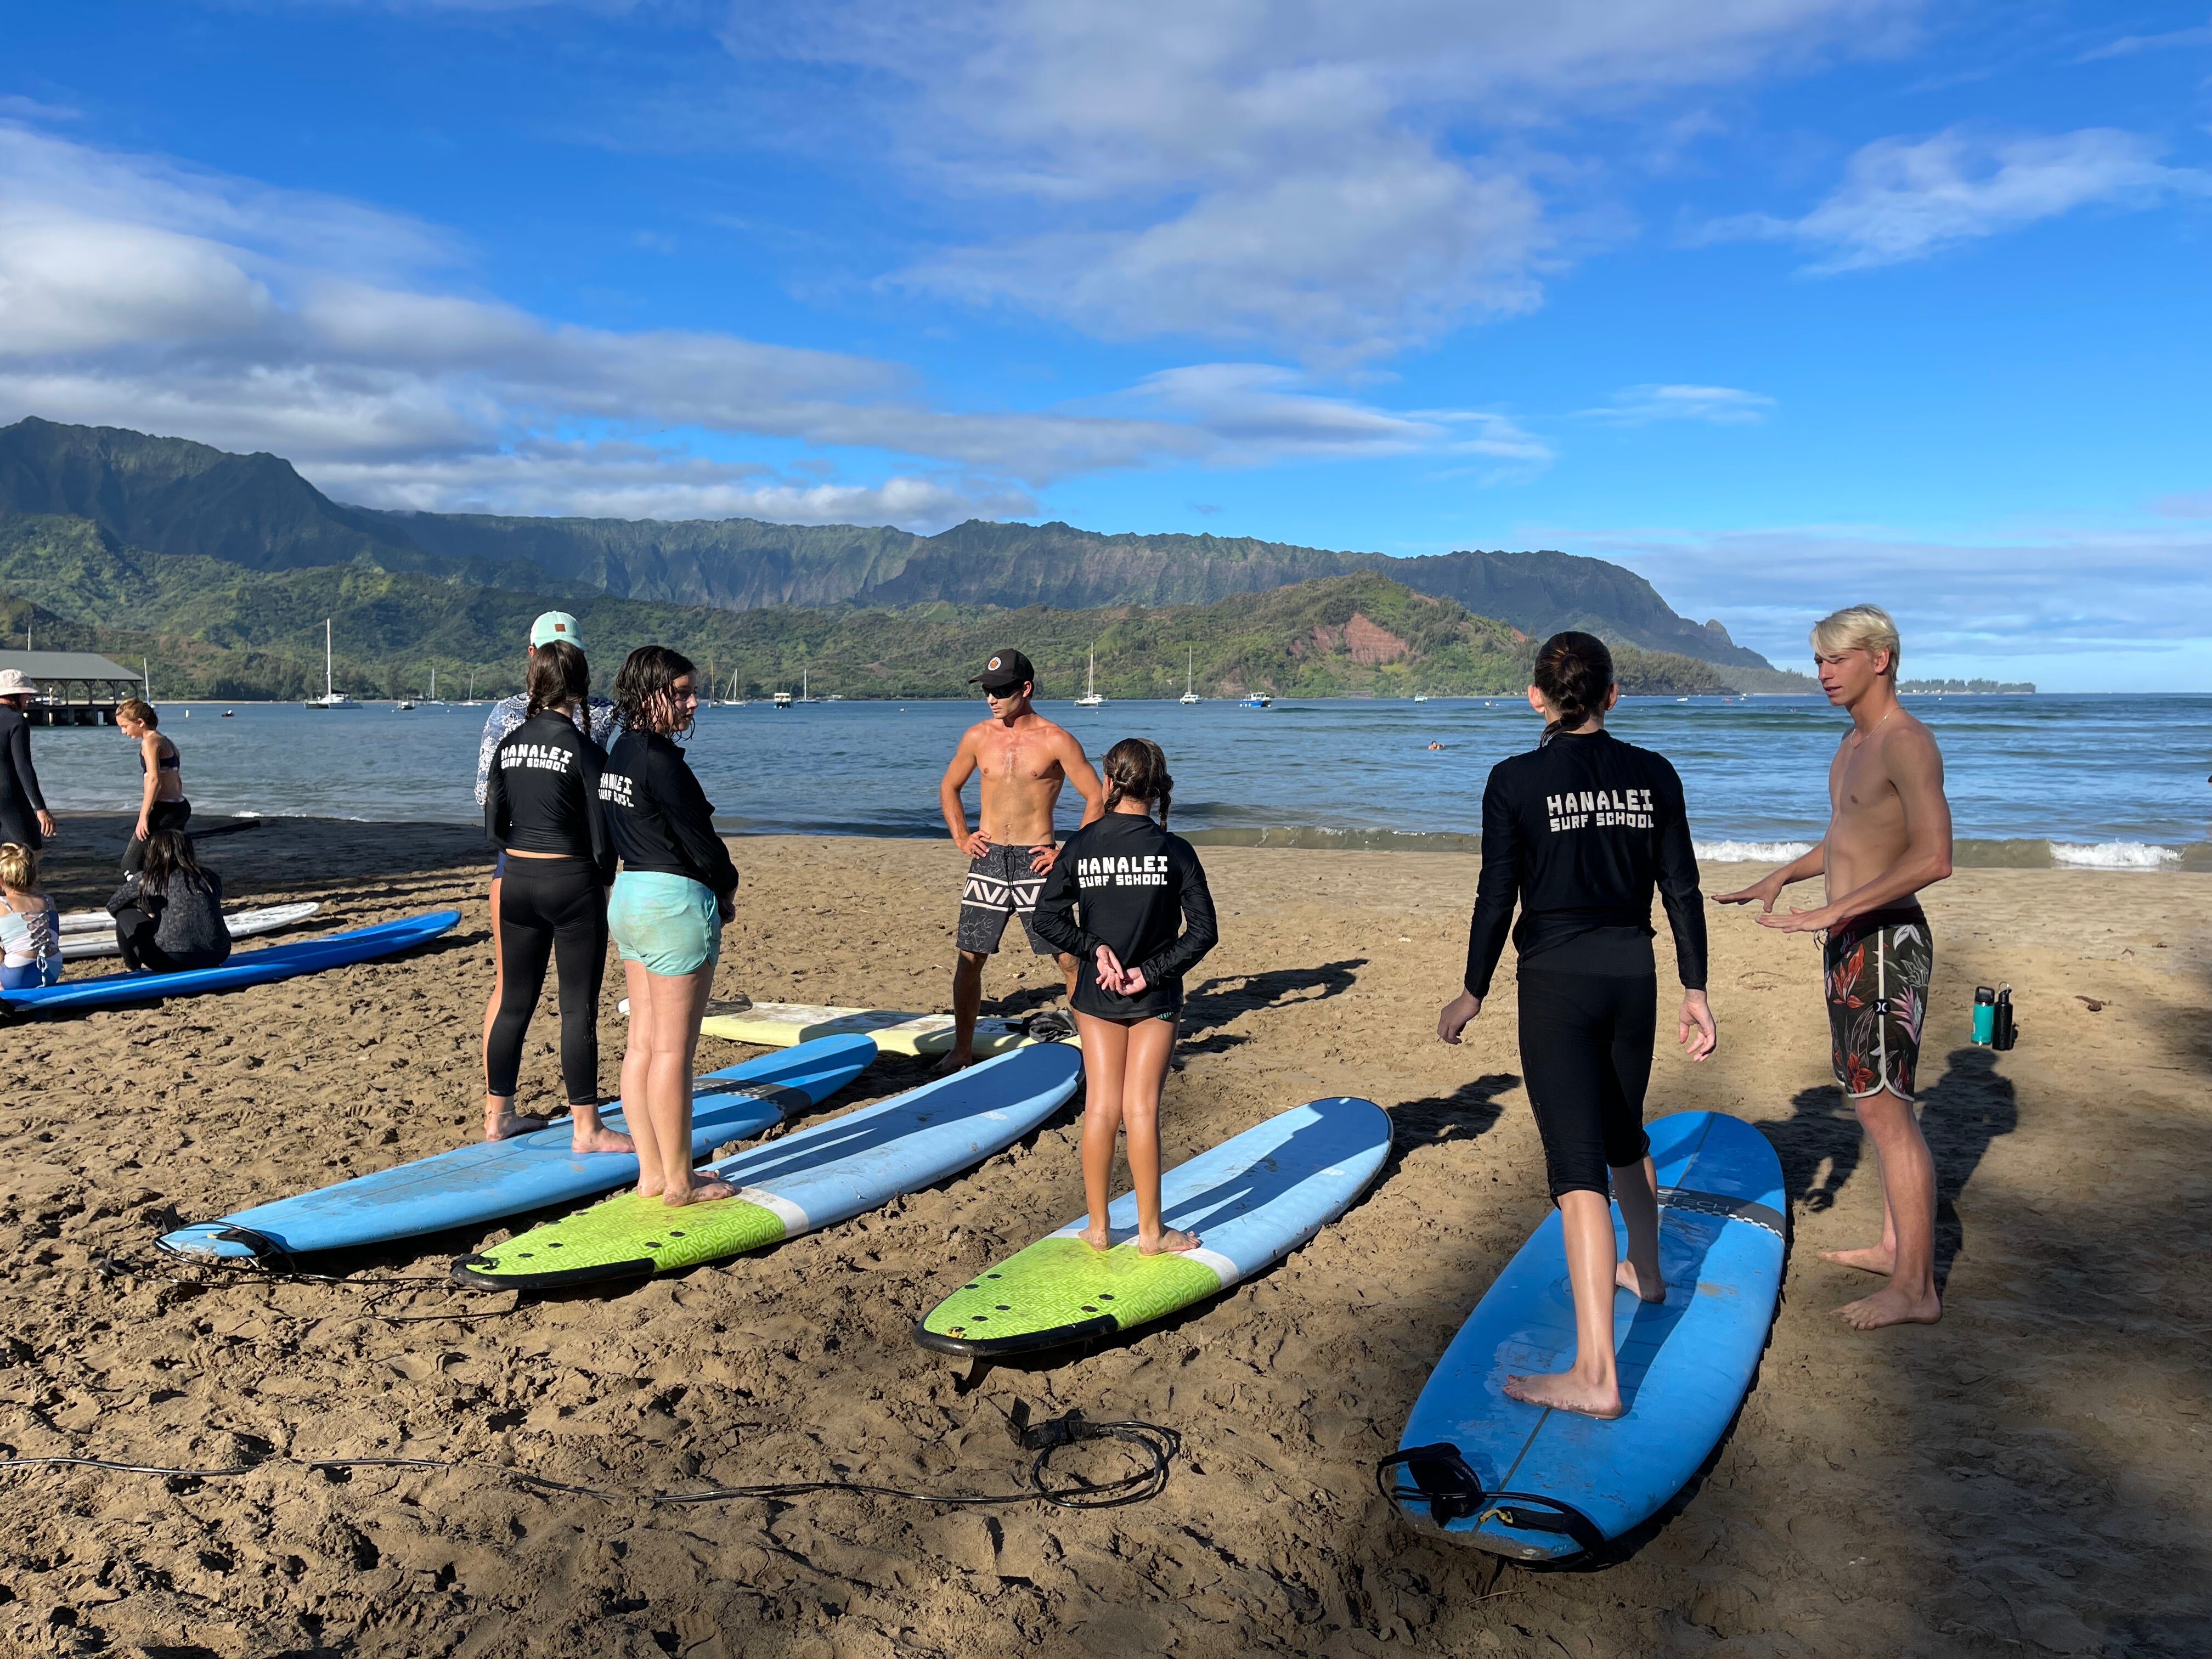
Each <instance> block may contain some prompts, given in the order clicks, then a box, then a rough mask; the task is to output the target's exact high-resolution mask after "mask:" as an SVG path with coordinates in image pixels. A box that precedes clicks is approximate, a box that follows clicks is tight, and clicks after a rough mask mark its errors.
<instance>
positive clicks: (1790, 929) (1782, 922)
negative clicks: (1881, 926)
mask: <svg viewBox="0 0 2212 1659" xmlns="http://www.w3.org/2000/svg"><path fill="white" fill-rule="evenodd" d="M1752 920H1753V921H1755V922H1757V923H1758V924H1759V926H1760V927H1771V928H1774V929H1776V930H1777V931H1778V932H1780V933H1826V931H1827V930H1828V929H1829V928H1831V927H1842V926H1843V925H1844V923H1845V922H1847V921H1850V917H1849V916H1847V915H1844V913H1843V912H1842V911H1840V910H1838V909H1837V908H1836V907H1835V906H1834V905H1832V904H1824V905H1822V906H1821V907H1820V908H1819V909H1817V910H1791V911H1788V912H1786V913H1784V915H1774V914H1773V913H1772V912H1771V911H1768V912H1765V913H1762V914H1761V915H1755V916H1753V918H1752Z"/></svg>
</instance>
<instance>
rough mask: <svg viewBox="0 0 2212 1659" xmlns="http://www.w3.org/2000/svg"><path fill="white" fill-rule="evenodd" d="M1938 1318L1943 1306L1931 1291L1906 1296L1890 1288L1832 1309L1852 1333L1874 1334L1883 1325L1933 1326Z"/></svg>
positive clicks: (1889, 1286)
mask: <svg viewBox="0 0 2212 1659" xmlns="http://www.w3.org/2000/svg"><path fill="white" fill-rule="evenodd" d="M1942 1316H1943V1304H1942V1303H1941V1302H1939V1301H1938V1300H1936V1293H1935V1292H1934V1291H1929V1292H1928V1293H1927V1294H1926V1295H1925V1296H1909V1295H1907V1294H1906V1293H1905V1291H1900V1290H1899V1289H1898V1288H1897V1286H1896V1285H1885V1286H1884V1287H1883V1288H1882V1289H1881V1290H1878V1291H1875V1293H1874V1294H1873V1295H1872V1296H1863V1297H1860V1298H1859V1299H1858V1300H1857V1301H1856V1302H1846V1303H1845V1304H1844V1305H1843V1306H1842V1307H1840V1308H1838V1309H1837V1310H1836V1317H1837V1318H1838V1319H1840V1320H1842V1321H1843V1322H1844V1324H1846V1325H1849V1326H1850V1328H1852V1329H1853V1330H1855V1331H1878V1330H1880V1329H1881V1328H1882V1327H1883V1326H1885V1325H1933V1324H1934V1323H1935V1322H1936V1321H1937V1320H1939V1319H1941V1318H1942Z"/></svg>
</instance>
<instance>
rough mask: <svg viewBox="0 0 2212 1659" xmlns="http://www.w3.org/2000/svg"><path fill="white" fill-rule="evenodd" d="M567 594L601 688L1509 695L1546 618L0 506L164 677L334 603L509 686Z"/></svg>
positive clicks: (0, 552) (9, 579) (85, 605)
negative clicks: (650, 575) (1009, 675)
mask: <svg viewBox="0 0 2212 1659" xmlns="http://www.w3.org/2000/svg"><path fill="white" fill-rule="evenodd" d="M556 603H557V604H560V605H565V606H567V607H568V608H570V609H572V610H574V611H575V612H576V615H577V619H578V621H579V623H580V625H581V629H582V633H583V637H584V641H585V643H586V647H587V648H588V650H589V653H590V655H591V659H592V666H593V670H594V674H595V678H596V679H597V681H598V682H599V685H600V686H601V688H602V689H604V688H605V686H606V684H608V682H610V681H611V679H612V678H613V675H614V671H615V669H616V667H617V665H619V664H620V663H621V661H622V659H623V656H624V655H626V654H627V653H629V651H630V650H631V649H632V648H633V647H636V646H639V645H642V644H645V643H646V642H647V641H655V640H657V641H663V642H665V643H666V644H670V645H673V646H675V647H678V649H679V650H682V651H683V652H684V653H686V654H687V655H689V656H690V657H692V658H693V659H695V660H696V662H697V663H698V664H699V665H700V666H701V668H702V670H704V671H708V672H711V674H712V675H713V677H714V684H715V686H716V688H717V689H718V690H720V691H721V692H722V693H723V694H724V695H726V696H750V697H762V696H767V695H769V693H770V692H771V691H775V690H796V689H798V688H799V685H800V684H801V677H802V675H804V676H805V684H807V685H808V687H809V689H811V690H812V691H813V692H814V694H815V695H817V696H827V695H829V694H833V693H834V694H836V695H840V696H848V697H939V696H944V697H957V696H974V695H975V692H974V690H973V688H971V687H970V686H969V684H967V680H968V676H969V675H970V674H972V673H974V672H975V669H976V665H978V664H980V663H981V661H982V660H983V659H985V658H986V657H987V656H988V655H989V654H990V653H992V652H993V651H994V650H997V649H999V648H1000V647H1004V646H1007V645H1018V646H1019V647H1020V648H1021V649H1023V650H1024V651H1025V652H1026V653H1028V654H1029V656H1030V659H1032V660H1033V661H1034V662H1035V663H1036V666H1037V671H1038V675H1039V684H1040V690H1041V692H1042V695H1044V696H1048V697H1055V698H1066V697H1073V696H1076V695H1077V694H1078V693H1079V691H1080V690H1082V689H1083V684H1084V678H1085V672H1086V670H1087V667H1088V658H1089V653H1091V652H1093V651H1094V650H1095V651H1096V652H1097V657H1098V689H1099V690H1101V691H1102V692H1103V693H1105V694H1106V695H1107V696H1110V697H1115V698H1130V697H1156V696H1177V695H1179V694H1180V693H1181V692H1182V689H1183V684H1184V675H1185V672H1186V668H1185V665H1186V662H1189V663H1191V664H1192V665H1193V666H1192V668H1191V669H1190V672H1191V673H1192V675H1193V678H1194V684H1195V685H1196V686H1197V689H1198V690H1199V691H1200V694H1201V695H1205V696H1239V695H1242V694H1243V693H1245V692H1247V691H1255V690H1264V691H1269V692H1273V693H1276V694H1278V695H1282V696H1408V695H1412V694H1413V693H1417V692H1424V691H1425V692H1431V693H1437V694H1448V693H1453V692H1458V693H1463V694H1468V695H1495V694H1498V693H1501V692H1515V691H1517V690H1520V688H1521V687H1522V686H1524V685H1526V684H1528V663H1529V657H1530V653H1532V651H1533V650H1534V641H1532V640H1531V639H1530V638H1529V636H1528V635H1525V634H1522V633H1520V632H1519V631H1517V630H1516V629H1513V628H1511V627H1510V626H1509V625H1508V624H1506V623H1501V622H1498V621H1495V620H1493V619H1492V618H1489V617H1476V616H1473V615H1471V614H1469V613H1468V611H1466V610H1465V609H1464V608H1463V607H1462V606H1461V605H1456V604H1455V603H1453V602H1452V601H1451V600H1449V599H1437V598H1436V597H1435V596H1434V595H1431V594H1426V593H1416V592H1413V590H1412V589H1410V588H1408V587H1407V586H1404V585H1403V584H1402V583H1398V582H1394V581H1392V580H1389V578H1388V577H1385V576H1383V575H1381V574H1377V573H1376V572H1374V571H1362V572H1359V573H1358V574H1353V575H1350V576H1327V577H1318V578H1316V579H1315V580H1310V581H1304V582H1294V583H1291V584H1290V585H1289V586H1283V587H1277V588H1271V589H1269V590H1268V591H1267V592H1263V593H1237V594H1232V595H1231V596H1230V597H1229V598H1228V599H1220V600H1217V601H1216V602H1215V603H1213V604H1212V605H1169V606H1158V607H1148V606H1142V605H1115V606H1103V607H1094V608H1092V609H1090V610H1081V611H1072V610H1066V609H1061V608H1059V607H1046V606H1030V607H1025V608H1023V609H1019V610H1012V611H1009V610H1004V609H1000V608H995V607H994V608H985V607H981V606H975V605H949V604H944V603H936V604H930V605H908V606H905V607H902V608H897V609H892V608H887V607H884V606H875V605H779V606H775V607H774V608H770V609H762V610H756V611H726V610H720V609H717V608H715V607H714V606H709V605H665V604H661V603H659V602H656V601H653V600H644V599H616V598H613V597H611V595H608V594H605V593H600V592H592V591H591V590H589V589H587V588H583V587H580V586H578V587H575V588H572V589H569V590H567V591H563V592H553V593H532V592H525V591H523V590H521V589H519V588H512V587H498V586H484V585H481V584H477V583H471V582H469V581H466V580H463V579H461V578H459V577H458V576H454V575H449V574H435V573H433V572H428V571H417V570H401V571H392V570H386V569H385V568H381V567H380V566H379V565H376V564H374V563H372V562H369V561H368V560H366V559H363V560H358V561H356V562H352V563H349V564H325V565H315V566H310V567H308V568H304V569H295V570H250V569H246V568H243V567H241V566H239V565H236V564H232V563H228V562H225V561H223V560H221V559H216V558H210V557H208V556H204V555H202V554H193V553H154V552H149V551H147V550H145V549H143V548H133V547H129V546H125V545H124V544H122V543H121V542H120V541H118V539H117V538H115V537H114V536H113V535H112V534H111V533H110V532H108V531H106V529H104V528H103V527H102V526H100V525H98V524H95V523H94V522H93V521H92V520H88V519H81V518H74V517H69V516H65V515H61V514H51V513H48V514H32V513H0V636H4V638H5V640H6V641H7V643H9V644H15V643H20V642H21V641H24V640H25V639H26V638H27V637H29V638H31V639H33V640H34V641H35V642H36V643H37V644H39V645H41V646H45V647H48V648H50V649H57V650H89V651H100V652H104V653H106V654H107V655H109V656H112V657H114V658H116V659H118V660H120V661H122V662H123V663H125V665H136V664H137V660H138V659H139V658H140V657H142V656H143V657H147V658H149V659H152V660H153V661H154V662H155V665H156V673H155V682H156V686H155V689H156V690H157V691H160V692H161V693H162V694H164V695H166V696H170V697H179V696H211V697H236V698H250V697H284V698H296V697H301V696H307V695H310V694H313V693H315V692H319V691H320V690H322V674H323V664H322V623H323V619H324V618H325V617H330V618H331V620H332V632H333V635H334V636H335V638H336V641H337V684H338V685H339V687H340V689H341V690H349V691H352V692H353V693H355V694H356V696H362V695H368V696H401V695H408V696H421V695H422V694H423V693H424V692H425V691H427V690H428V689H429V684H430V671H431V669H432V668H433V667H434V666H435V668H436V670H437V671H438V678H439V681H440V683H441V690H443V691H444V692H445V694H446V695H447V696H448V697H449V698H450V697H459V696H463V695H465V692H466V690H468V688H469V687H470V685H471V681H473V684H474V685H475V688H476V690H477V691H478V692H479V693H480V694H482V695H484V696H493V695H501V694H504V693H506V692H508V691H511V690H515V689H517V687H518V685H519V684H520V678H521V668H522V661H521V659H522V648H521V647H522V641H524V639H525V638H526V635H527V631H528V629H529V626H530V619H531V618H532V617H533V616H535V615H536V614H537V613H538V611H543V610H545V609H547V608H549V606H550V605H554V604H556ZM1617 653H1618V655H1619V659H1620V664H1619V666H1620V675H1621V682H1622V684H1623V685H1624V686H1625V687H1626V689H1627V690H1632V691H1642V692H1649V693H1665V694H1668V695H1681V694H1685V693H1690V692H1707V691H1719V690H1727V689H1729V678H1728V676H1729V671H1726V670H1723V669H1721V668H1719V667H1717V666H1716V665H1713V664H1711V663H1706V662H1700V661H1698V660H1697V659H1694V658H1690V657H1682V656H1676V655H1673V654H1670V653H1659V652H1645V651H1641V650H1639V649H1638V648H1637V647H1634V646H1632V645H1627V644H1625V643H1624V644H1622V645H1620V646H1619V647H1617Z"/></svg>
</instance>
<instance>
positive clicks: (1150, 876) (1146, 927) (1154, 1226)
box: [1031, 738, 1217, 1255]
mask: <svg viewBox="0 0 2212 1659" xmlns="http://www.w3.org/2000/svg"><path fill="white" fill-rule="evenodd" d="M1103 770H1104V772H1105V774H1106V811H1105V813H1104V815H1103V817H1100V818H1098V819H1097V821H1096V822H1095V823H1090V824H1086V825H1085V827H1084V828H1082V829H1079V830H1077V831H1076V832H1075V833H1074V834H1073V835H1072V836H1069V837H1068V838H1067V840H1066V842H1065V843H1064V844H1063V845H1062V846H1061V848H1060V854H1059V856H1058V857H1057V859H1055V860H1054V863H1053V866H1052V873H1051V875H1050V876H1048V878H1046V880H1045V884H1044V890H1043V891H1042V893H1040V894H1039V895H1038V896H1037V902H1036V914H1035V915H1033V916H1032V918H1031V922H1032V925H1033V926H1034V927H1036V931H1037V936H1038V937H1039V938H1041V939H1044V940H1045V941H1046V942H1047V943H1048V944H1051V945H1058V946H1059V947H1060V949H1061V950H1063V951H1066V952H1068V954H1069V955H1071V956H1073V957H1074V958H1075V959H1076V963H1077V974H1076V981H1075V994H1074V995H1073V997H1071V998H1070V999H1069V1004H1070V1006H1072V1007H1073V1009H1074V1011H1075V1024H1076V1028H1077V1030H1079V1032H1080V1033H1081V1036H1082V1038H1083V1070H1084V1075H1085V1103H1084V1111H1083V1191H1084V1196H1085V1198H1086V1199H1087V1200H1089V1203H1090V1206H1091V1225H1090V1226H1089V1227H1087V1228H1086V1229H1085V1231H1084V1234H1083V1237H1084V1238H1085V1241H1087V1242H1088V1243H1090V1245H1091V1248H1092V1249H1100V1250H1103V1249H1108V1248H1109V1247H1110V1246H1111V1245H1112V1243H1113V1242H1114V1241H1113V1237H1112V1233H1111V1231H1110V1230H1109V1228H1108V1226H1107V1224H1106V1209H1107V1203H1108V1200H1109V1197H1110V1196H1111V1190H1110V1185H1109V1183H1110V1182H1112V1180H1113V1176H1114V1141H1115V1136H1116V1135H1117V1134H1118V1133H1120V1132H1121V1130H1122V1129H1124V1128H1126V1129H1127V1131H1128V1136H1129V1146H1128V1152H1129V1176H1130V1179H1131V1181H1132V1182H1133V1184H1134V1186H1135V1188H1136V1190H1137V1249H1139V1251H1140V1252H1141V1253H1142V1254H1144V1255H1157V1254H1158V1253H1159V1252H1161V1251H1163V1250H1188V1249H1195V1248H1196V1247H1197V1244H1198V1242H1199V1241H1198V1239H1197V1237H1195V1236H1194V1235H1193V1234H1190V1233H1186V1232H1180V1231H1176V1229H1175V1228H1172V1227H1163V1226H1162V1225H1160V1089H1161V1086H1162V1085H1163V1084H1164V1082H1165V1081H1166V1079H1167V1073H1168V1063H1169V1061H1170V1060H1171V1059H1172V1058H1173V1057H1174V1054H1175V1040H1176V1023H1177V1021H1178V1020H1179V1019H1180V1018H1181V1017H1182V976H1183V975H1185V974H1187V973H1188V972H1189V971H1190V970H1191V969H1193V968H1194V967H1196V966H1197V965H1198V961H1199V958H1200V957H1203V956H1204V955H1205V954H1206V952H1207V951H1211V950H1212V948H1213V944H1214V939H1215V938H1216V937H1217V935H1216V933H1215V932H1214V925H1213V896H1212V894H1211V893H1209V892H1207V891H1206V872H1205V871H1204V870H1203V869H1201V868H1200V866H1199V862H1198V854H1195V853H1194V852H1192V851H1191V849H1190V843H1189V842H1187V841H1185V840H1184V839H1183V838H1182V836H1171V835H1170V834H1169V833H1168V831H1167V822H1168V801H1169V798H1170V794H1171V793H1172V792H1173V790H1174V788H1175V780H1174V779H1173V778H1171V777H1170V776H1169V775H1168V763H1167V757H1166V756H1164V755H1163V754H1162V753H1161V752H1160V746H1159V744H1156V743H1154V742H1152V740H1151V739H1150V738H1123V739H1122V740H1121V742H1119V743H1117V744H1115V745H1114V746H1113V747H1112V748H1111V749H1109V750H1107V751H1106V763H1105V765H1104V767H1103ZM1154 805H1157V806H1158V808H1159V813H1160V818H1159V822H1158V823H1153V822H1152V814H1151V811H1150V809H1151V808H1152V806H1154ZM1078 907H1080V908H1081V912H1082V919H1081V921H1078V920H1077V918H1076V911H1077V908H1078Z"/></svg>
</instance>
